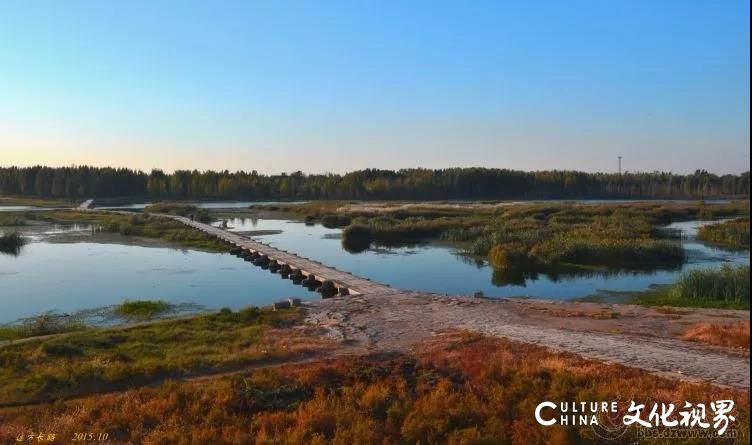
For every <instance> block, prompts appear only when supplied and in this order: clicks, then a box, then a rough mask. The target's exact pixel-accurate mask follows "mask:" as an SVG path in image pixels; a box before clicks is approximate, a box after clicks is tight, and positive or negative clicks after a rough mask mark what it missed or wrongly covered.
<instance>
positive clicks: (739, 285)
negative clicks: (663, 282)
mask: <svg viewBox="0 0 752 445" xmlns="http://www.w3.org/2000/svg"><path fill="white" fill-rule="evenodd" d="M749 300H750V290H749V266H730V265H723V266H721V267H720V268H707V269H697V270H691V271H688V272H686V273H684V274H682V276H681V277H679V279H678V280H677V282H676V283H674V284H673V285H671V286H667V287H662V288H659V289H655V290H652V291H648V292H644V293H637V294H634V295H633V296H632V299H631V302H633V303H636V304H644V305H650V306H663V305H665V306H684V307H715V308H726V309H749V308H750V305H749Z"/></svg>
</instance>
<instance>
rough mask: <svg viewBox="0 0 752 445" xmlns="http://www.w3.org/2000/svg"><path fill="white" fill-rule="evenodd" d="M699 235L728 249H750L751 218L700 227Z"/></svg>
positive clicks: (708, 241)
mask: <svg viewBox="0 0 752 445" xmlns="http://www.w3.org/2000/svg"><path fill="white" fill-rule="evenodd" d="M697 237H698V238H699V239H701V240H703V241H705V242H707V243H710V244H715V245H717V246H719V247H723V248H727V249H738V250H743V249H747V250H749V218H739V219H734V220H731V221H726V222H722V223H718V224H708V225H705V226H702V227H700V229H699V230H698V231H697Z"/></svg>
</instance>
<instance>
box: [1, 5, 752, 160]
mask: <svg viewBox="0 0 752 445" xmlns="http://www.w3.org/2000/svg"><path fill="white" fill-rule="evenodd" d="M749 13H750V11H749V2H745V1H732V0H718V1H704V0H703V1H699V0H676V1H670V0H651V1H637V0H623V1H617V0H602V1H595V0H593V1H576V0H575V1H561V2H554V1H519V2H511V1H500V0H499V1H489V2H486V1H479V0H474V1H470V2H460V1H455V2H441V1H385V0H381V1H373V2H370V1H368V2H366V1H323V0H322V1H315V2H314V1H277V0H275V1H267V2H253V1H238V2H234V1H212V2H210V1H200V2H191V1H138V0H129V1H120V2H103V1H76V0H68V1H27V0H23V1H8V0H5V1H2V2H0V165H10V164H16V165H29V164H36V163H42V164H49V165H69V164H94V165H118V166H129V167H138V168H142V169H147V170H148V169H151V168H153V167H160V168H163V169H166V170H172V169H176V168H198V169H230V170H235V169H257V170H259V171H263V172H270V173H273V172H280V171H293V170H298V169H300V170H303V171H306V172H327V171H329V172H342V171H347V170H352V169H358V168H366V167H379V168H401V167H415V166H422V167H448V166H471V165H476V166H488V167H504V168H515V169H523V170H540V169H552V168H561V169H577V170H586V171H612V170H614V169H615V168H616V156H617V155H623V156H624V165H625V168H626V169H628V170H633V171H634V170H641V171H645V170H650V171H652V170H672V171H676V172H687V171H694V170H695V169H697V168H705V169H708V170H710V171H714V172H718V173H728V172H731V173H737V172H740V171H744V170H747V169H749V144H750V136H749V135H750V111H749V110H750V102H749V100H750V99H749V95H750V89H749V82H750V81H749V78H750V66H749V49H750V48H749V32H750V30H749Z"/></svg>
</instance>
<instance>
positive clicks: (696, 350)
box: [306, 292, 750, 388]
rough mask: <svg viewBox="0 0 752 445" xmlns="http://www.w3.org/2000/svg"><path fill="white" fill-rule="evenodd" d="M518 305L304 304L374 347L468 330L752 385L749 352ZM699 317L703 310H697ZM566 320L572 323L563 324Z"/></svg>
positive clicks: (389, 299)
mask: <svg viewBox="0 0 752 445" xmlns="http://www.w3.org/2000/svg"><path fill="white" fill-rule="evenodd" d="M518 306H519V304H518V303H516V302H512V301H505V300H488V299H475V298H467V297H445V296H437V295H430V294H422V293H410V292H405V293H400V294H392V295H368V296H358V297H346V298H334V299H329V300H320V301H313V302H308V303H306V308H307V309H308V310H309V314H308V318H307V322H308V323H311V324H314V325H317V326H320V327H323V328H325V329H326V330H327V332H328V336H330V337H332V338H336V339H340V340H346V341H352V342H357V343H359V344H361V345H363V346H365V347H367V348H369V349H373V350H387V351H389V350H394V351H410V350H412V349H413V347H414V345H416V344H417V343H418V342H420V341H421V340H425V339H427V338H429V337H432V336H434V335H436V334H439V333H441V332H442V331H447V330H450V329H463V330H469V331H475V332H479V333H484V334H488V335H493V336H499V337H507V338H509V339H511V340H517V341H522V342H527V343H534V344H538V345H541V346H546V347H549V348H552V349H555V350H563V351H568V352H573V353H576V354H579V355H582V356H584V357H588V358H593V359H597V360H603V361H608V362H614V363H619V364H622V365H626V366H630V367H637V368H642V369H645V370H648V371H651V372H654V373H656V374H660V375H663V376H667V377H673V378H680V379H685V380H701V381H708V382H711V383H714V384H718V385H724V386H731V387H736V388H749V379H750V375H749V373H750V367H749V355H748V353H744V352H742V351H732V350H729V349H727V348H721V347H713V346H707V345H702V344H699V343H693V342H687V341H683V340H680V339H677V338H672V337H667V336H662V335H666V332H668V330H666V331H665V332H663V331H657V332H641V333H640V334H641V335H637V334H629V333H623V332H621V333H609V332H607V331H606V329H608V325H607V324H604V323H605V322H604V321H603V320H593V323H592V326H593V328H592V329H591V328H590V327H589V326H590V323H589V322H588V317H587V316H585V317H582V318H583V319H584V320H581V323H580V325H579V326H571V325H572V320H571V319H570V317H566V318H564V319H562V321H561V322H560V323H556V322H555V320H553V319H548V320H547V319H545V318H541V317H537V318H534V317H528V316H526V315H524V314H523V313H521V311H520V310H519V307H518ZM626 308H627V309H629V310H633V309H631V308H633V307H628V306H627V307H626ZM622 310H624V309H622ZM642 310H643V311H644V313H643V314H639V313H638V314H636V315H635V314H633V315H634V316H635V319H636V320H637V319H638V318H639V320H640V322H641V323H642V324H641V326H642V328H643V329H649V328H651V326H652V327H653V328H655V329H662V328H661V326H662V325H663V324H667V323H675V322H676V317H677V315H676V314H673V313H672V314H670V316H668V315H667V316H666V317H665V318H666V319H665V320H662V319H661V317H654V318H655V320H654V321H653V322H652V324H651V323H650V322H649V321H645V319H649V317H650V316H652V315H650V313H651V311H654V310H652V309H649V308H642ZM706 312H707V313H708V314H715V316H716V317H719V318H723V317H725V318H731V319H738V318H739V317H742V316H743V317H745V318H748V317H749V312H746V313H745V312H742V311H712V310H711V311H706ZM688 313H689V312H688ZM691 313H694V314H696V313H698V312H697V311H691ZM699 313H701V314H702V311H700V312H699ZM708 316H710V315H708ZM695 318H698V319H699V318H700V317H697V316H696V315H695ZM613 320H615V321H613V323H614V324H617V323H619V322H621V323H624V321H623V320H619V316H618V314H617V315H615V318H614V319H613ZM566 324H569V325H570V326H568V327H565V326H564V325H566ZM615 331H619V330H617V329H615ZM656 334H657V335H656Z"/></svg>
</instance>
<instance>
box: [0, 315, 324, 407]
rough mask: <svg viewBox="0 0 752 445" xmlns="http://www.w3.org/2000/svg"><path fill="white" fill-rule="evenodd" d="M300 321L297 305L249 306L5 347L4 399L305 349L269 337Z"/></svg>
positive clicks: (143, 379) (124, 382) (43, 396)
mask: <svg viewBox="0 0 752 445" xmlns="http://www.w3.org/2000/svg"><path fill="white" fill-rule="evenodd" d="M299 319H300V314H299V313H298V312H297V311H296V310H294V309H288V310H278V311H267V310H261V309H259V308H255V307H252V308H246V309H242V310H239V311H230V310H224V311H221V312H217V313H213V314H207V315H200V316H195V317H188V318H179V319H172V320H165V321H160V322H154V323H149V324H139V325H134V326H130V327H129V326H125V327H120V328H107V329H95V328H90V329H87V330H84V331H80V332H72V333H69V334H63V335H60V336H55V337H53V338H44V339H35V340H31V341H27V342H24V343H15V344H10V345H5V346H3V347H2V348H0V400H2V401H3V402H4V403H15V402H24V401H31V400H48V399H51V398H52V399H54V398H58V397H68V396H72V395H78V394H85V393H89V392H97V391H100V390H105V389H118V388H125V387H129V386H139V385H142V384H146V383H148V382H150V381H153V380H155V379H162V378H167V377H171V376H181V375H188V374H191V373H205V372H212V371H221V370H225V369H232V368H233V367H237V366H241V365H245V364H248V363H253V362H254V361H258V360H276V359H281V358H285V357H292V356H295V355H300V354H305V353H308V352H311V351H310V350H308V349H306V348H307V346H305V344H304V343H301V345H299V346H297V347H291V346H289V345H285V344H280V343H277V342H278V340H275V339H273V338H272V339H270V338H269V337H268V336H267V335H266V333H267V331H268V330H270V329H276V328H280V327H284V326H289V325H290V324H292V323H295V322H297V321H298V320H299ZM301 335H302V334H301ZM288 336H289V337H290V338H292V337H293V335H292V334H290V335H288ZM310 344H312V345H313V344H316V343H315V342H313V341H311V342H310Z"/></svg>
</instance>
